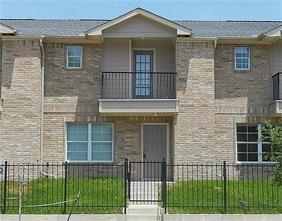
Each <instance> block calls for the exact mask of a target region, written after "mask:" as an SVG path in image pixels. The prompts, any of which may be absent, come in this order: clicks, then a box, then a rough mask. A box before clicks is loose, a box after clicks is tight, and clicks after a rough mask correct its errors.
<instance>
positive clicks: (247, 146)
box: [237, 124, 272, 163]
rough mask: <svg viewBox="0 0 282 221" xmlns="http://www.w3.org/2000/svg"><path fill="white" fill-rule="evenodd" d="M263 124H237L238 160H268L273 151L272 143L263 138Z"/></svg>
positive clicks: (260, 161)
mask: <svg viewBox="0 0 282 221" xmlns="http://www.w3.org/2000/svg"><path fill="white" fill-rule="evenodd" d="M261 127H262V125H261V124H258V125H248V124H237V161H238V162H259V163H262V162H267V161H269V156H270V154H271V152H272V148H271V144H270V143H269V142H266V141H264V140H263V139H262V136H263V135H265V134H263V131H262V130H261Z"/></svg>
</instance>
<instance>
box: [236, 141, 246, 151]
mask: <svg viewBox="0 0 282 221" xmlns="http://www.w3.org/2000/svg"><path fill="white" fill-rule="evenodd" d="M237 146H238V152H247V144H245V143H244V144H243V143H239V144H238V145H237Z"/></svg>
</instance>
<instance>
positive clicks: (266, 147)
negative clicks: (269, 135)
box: [262, 143, 271, 153]
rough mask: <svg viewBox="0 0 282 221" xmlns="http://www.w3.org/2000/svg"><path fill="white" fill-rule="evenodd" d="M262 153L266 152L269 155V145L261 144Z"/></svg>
mask: <svg viewBox="0 0 282 221" xmlns="http://www.w3.org/2000/svg"><path fill="white" fill-rule="evenodd" d="M262 152H268V153H270V152H271V144H268V143H267V144H266V143H265V144H262Z"/></svg>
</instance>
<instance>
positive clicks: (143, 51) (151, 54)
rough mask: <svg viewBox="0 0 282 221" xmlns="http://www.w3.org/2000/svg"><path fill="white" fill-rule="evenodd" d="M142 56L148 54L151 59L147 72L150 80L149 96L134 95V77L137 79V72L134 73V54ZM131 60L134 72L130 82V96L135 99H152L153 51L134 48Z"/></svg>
mask: <svg viewBox="0 0 282 221" xmlns="http://www.w3.org/2000/svg"><path fill="white" fill-rule="evenodd" d="M138 53H140V54H142V53H147V54H150V57H151V61H150V63H151V65H150V66H151V68H150V69H151V71H150V72H149V78H150V94H149V95H136V77H137V74H136V73H137V72H136V54H138ZM132 60H133V66H132V71H133V72H134V75H133V76H132V77H133V78H132V80H131V84H132V86H131V88H132V92H131V93H132V95H133V96H134V98H135V99H152V98H153V97H154V89H153V86H154V75H152V74H151V73H152V72H155V50H153V49H145V48H144V49H137V48H134V49H133V50H132Z"/></svg>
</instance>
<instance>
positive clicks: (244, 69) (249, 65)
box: [234, 46, 251, 71]
mask: <svg viewBox="0 0 282 221" xmlns="http://www.w3.org/2000/svg"><path fill="white" fill-rule="evenodd" d="M239 48H248V49H249V56H248V57H240V58H247V59H248V68H237V65H236V64H237V59H236V58H237V57H236V50H237V49H239ZM234 68H235V70H236V71H249V70H251V48H250V47H245V46H238V47H235V48H234Z"/></svg>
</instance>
